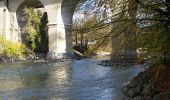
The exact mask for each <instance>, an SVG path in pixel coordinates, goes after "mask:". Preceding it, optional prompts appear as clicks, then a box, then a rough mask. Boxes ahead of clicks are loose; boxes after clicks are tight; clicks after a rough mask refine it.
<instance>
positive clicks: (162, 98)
mask: <svg viewBox="0 0 170 100" xmlns="http://www.w3.org/2000/svg"><path fill="white" fill-rule="evenodd" d="M123 92H124V93H125V95H126V96H127V97H129V98H131V99H132V100H170V68H168V67H167V68H164V69H162V70H160V71H159V72H155V71H153V69H150V68H149V69H147V70H145V71H144V72H141V73H140V74H138V76H137V77H135V78H134V79H133V80H131V81H130V83H129V84H128V85H127V86H126V87H124V89H123Z"/></svg>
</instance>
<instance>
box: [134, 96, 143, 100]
mask: <svg viewBox="0 0 170 100" xmlns="http://www.w3.org/2000/svg"><path fill="white" fill-rule="evenodd" d="M133 100H143V99H142V97H141V96H137V97H135V98H133Z"/></svg>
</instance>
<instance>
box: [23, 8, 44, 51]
mask: <svg viewBox="0 0 170 100" xmlns="http://www.w3.org/2000/svg"><path fill="white" fill-rule="evenodd" d="M24 12H25V14H26V26H25V29H26V30H25V33H24V34H26V35H27V39H28V40H29V41H30V42H31V46H32V49H33V50H34V49H35V48H36V39H38V42H41V37H40V35H39V34H40V25H41V20H40V17H39V15H38V13H37V12H36V11H35V10H34V9H33V8H24Z"/></svg>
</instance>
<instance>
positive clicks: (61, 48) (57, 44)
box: [45, 3, 66, 58]
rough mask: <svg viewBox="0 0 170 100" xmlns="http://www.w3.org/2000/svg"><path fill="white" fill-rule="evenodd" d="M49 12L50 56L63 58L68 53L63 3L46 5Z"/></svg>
mask: <svg viewBox="0 0 170 100" xmlns="http://www.w3.org/2000/svg"><path fill="white" fill-rule="evenodd" d="M45 9H46V11H47V14H48V21H49V22H48V35H49V54H48V57H49V58H61V57H64V56H65V54H66V37H65V26H64V23H63V19H62V16H61V3H56V4H53V5H47V6H45Z"/></svg>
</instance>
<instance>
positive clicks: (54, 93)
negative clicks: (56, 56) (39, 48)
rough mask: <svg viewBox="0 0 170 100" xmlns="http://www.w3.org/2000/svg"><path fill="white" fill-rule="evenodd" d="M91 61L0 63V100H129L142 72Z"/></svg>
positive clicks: (133, 68) (95, 60) (94, 59)
mask: <svg viewBox="0 0 170 100" xmlns="http://www.w3.org/2000/svg"><path fill="white" fill-rule="evenodd" d="M98 63H99V59H96V58H90V59H83V60H77V61H67V62H59V63H27V64H23V63H13V64H0V100H1V99H2V100H126V98H125V97H124V96H123V94H122V93H121V87H123V86H124V85H125V84H126V83H127V82H128V81H129V80H131V79H132V78H133V77H134V76H136V75H137V74H138V73H139V71H140V69H139V68H138V67H135V66H127V67H116V68H114V67H106V66H100V65H98Z"/></svg>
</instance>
